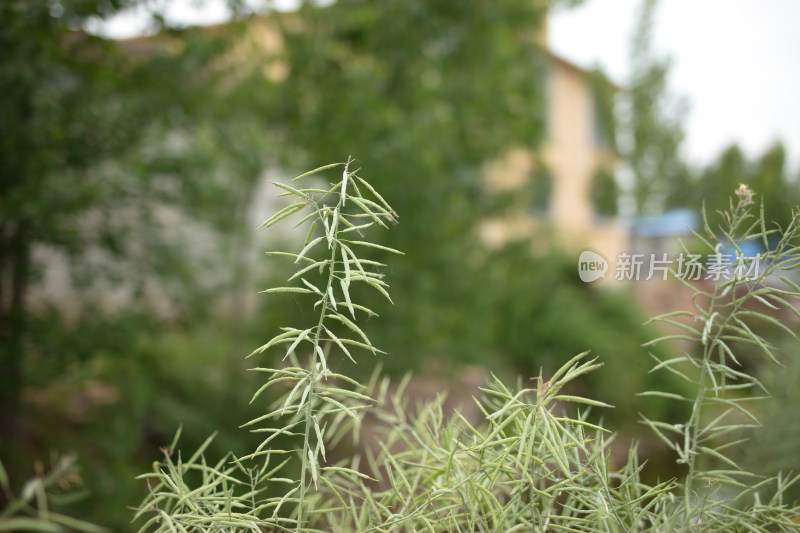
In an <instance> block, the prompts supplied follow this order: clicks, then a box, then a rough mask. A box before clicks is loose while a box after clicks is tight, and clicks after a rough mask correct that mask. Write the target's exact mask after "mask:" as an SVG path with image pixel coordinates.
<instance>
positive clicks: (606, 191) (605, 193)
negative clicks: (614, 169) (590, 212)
mask: <svg viewBox="0 0 800 533" xmlns="http://www.w3.org/2000/svg"><path fill="white" fill-rule="evenodd" d="M591 198H592V205H594V208H595V211H596V212H597V214H598V215H600V216H603V217H615V216H617V212H618V210H619V208H618V206H617V199H618V198H619V187H618V186H617V181H616V179H614V174H612V173H611V172H609V171H608V170H606V169H602V168H600V169H598V170H597V171H596V172H595V173H594V177H593V178H592V189H591Z"/></svg>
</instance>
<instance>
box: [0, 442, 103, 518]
mask: <svg viewBox="0 0 800 533" xmlns="http://www.w3.org/2000/svg"><path fill="white" fill-rule="evenodd" d="M79 484H80V476H79V475H78V473H77V469H76V467H75V460H74V458H73V457H64V458H61V459H59V460H58V461H56V463H55V465H54V466H53V468H52V469H50V470H49V471H47V472H42V473H40V474H39V475H37V476H36V477H34V478H33V479H30V480H28V481H27V482H26V483H25V484H24V485H23V487H22V491H21V493H20V495H19V496H16V495H15V494H14V493H13V492H12V490H11V483H10V480H9V478H8V474H7V472H6V469H5V467H4V466H3V463H2V461H0V491H2V493H0V496H2V498H0V504H3V503H4V501H5V505H3V506H2V507H0V531H40V532H42V533H67V532H69V531H79V532H83V533H103V532H105V531H106V529H104V528H102V527H98V526H95V525H93V524H90V523H89V522H84V521H83V520H78V519H76V518H72V517H71V516H67V515H65V514H62V513H60V512H58V511H57V510H56V509H57V508H58V507H59V504H60V505H63V504H64V503H65V502H68V501H69V500H71V499H74V498H75V497H76V496H78V497H80V494H79V493H77V491H75V487H76V486H77V485H79Z"/></svg>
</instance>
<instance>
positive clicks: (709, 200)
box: [699, 142, 800, 227]
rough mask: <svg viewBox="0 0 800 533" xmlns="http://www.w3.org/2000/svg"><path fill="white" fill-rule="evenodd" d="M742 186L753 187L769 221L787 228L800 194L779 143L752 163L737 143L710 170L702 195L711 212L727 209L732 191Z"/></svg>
mask: <svg viewBox="0 0 800 533" xmlns="http://www.w3.org/2000/svg"><path fill="white" fill-rule="evenodd" d="M741 183H745V184H747V185H749V186H750V188H751V189H752V190H754V191H756V194H757V195H758V198H760V199H761V200H763V202H764V210H765V213H766V215H767V220H770V221H774V222H777V223H778V224H780V225H781V226H782V227H786V225H787V224H788V223H789V221H790V220H791V213H792V208H793V207H795V206H796V205H797V202H798V200H800V194H799V193H798V188H797V184H796V183H792V182H790V181H789V180H788V177H787V173H786V150H785V149H784V147H783V144H782V143H780V142H776V143H775V144H774V145H772V146H771V147H769V148H768V149H767V150H766V151H765V152H764V154H762V155H761V157H759V158H758V160H757V161H755V162H751V161H748V159H747V157H746V155H745V154H744V152H743V151H742V149H741V148H740V147H739V146H738V145H736V144H732V145H730V146H729V147H727V148H726V149H725V150H723V152H722V154H721V155H720V156H719V159H718V160H717V162H716V163H713V164H712V165H710V166H709V167H708V168H706V169H705V171H704V172H703V173H702V175H701V177H700V180H699V189H700V193H701V195H702V197H703V199H704V200H705V203H706V208H707V209H708V210H709V212H713V211H716V210H720V209H725V208H727V207H728V205H729V202H730V197H731V193H730V191H733V190H734V189H735V188H736V187H738V186H739V184H741Z"/></svg>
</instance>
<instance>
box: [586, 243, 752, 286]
mask: <svg viewBox="0 0 800 533" xmlns="http://www.w3.org/2000/svg"><path fill="white" fill-rule="evenodd" d="M761 259H762V258H761V254H760V253H759V254H757V255H755V256H745V255H743V254H741V253H739V252H736V253H735V254H724V253H715V254H709V255H707V256H703V255H701V254H692V253H683V252H681V253H679V254H677V256H675V255H673V256H670V255H669V254H668V253H666V252H658V253H656V252H651V253H639V252H622V253H620V254H619V255H617V258H616V263H615V264H614V268H613V270H612V271H613V273H614V275H613V279H615V280H617V281H650V280H652V279H656V280H663V281H666V280H667V279H669V278H670V277H673V278H676V279H680V280H683V281H701V280H709V281H723V282H725V281H734V280H735V281H755V280H757V279H758V278H759V275H760V272H761V271H762V269H761ZM609 269H610V266H609V262H608V261H607V260H606V259H605V258H604V257H603V256H601V255H600V254H598V253H596V252H592V251H590V250H586V251H584V252H582V253H581V255H580V257H579V258H578V275H579V277H580V279H581V281H584V282H586V283H591V282H593V281H596V280H598V279H601V278H605V277H606V274H607V273H608V271H609Z"/></svg>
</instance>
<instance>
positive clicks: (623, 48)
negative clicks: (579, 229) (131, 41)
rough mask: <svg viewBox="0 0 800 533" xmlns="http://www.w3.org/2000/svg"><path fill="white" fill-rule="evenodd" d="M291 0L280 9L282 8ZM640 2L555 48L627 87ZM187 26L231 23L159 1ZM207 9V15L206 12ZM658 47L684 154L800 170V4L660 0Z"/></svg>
mask: <svg viewBox="0 0 800 533" xmlns="http://www.w3.org/2000/svg"><path fill="white" fill-rule="evenodd" d="M291 2H292V0H283V1H278V2H277V3H278V4H287V3H289V4H290V3H291ZM640 2H641V0H587V2H586V3H585V4H584V5H583V6H582V7H579V8H573V9H569V10H561V11H557V12H556V13H554V14H553V15H552V16H551V19H550V26H549V41H550V46H551V48H552V49H553V50H554V51H555V52H556V53H557V54H559V55H561V56H563V57H565V58H566V59H569V60H571V61H573V62H575V63H577V64H579V65H581V66H584V67H591V66H594V65H595V64H599V65H601V66H603V67H604V68H605V69H606V71H607V72H608V73H609V74H610V75H611V77H612V78H613V79H614V80H615V81H616V82H617V83H618V84H620V85H625V80H626V79H627V73H628V61H627V57H628V44H629V41H630V37H631V34H632V31H633V27H634V24H635V22H636V15H637V12H638V9H639V6H640ZM152 3H156V4H163V5H166V6H168V10H167V13H168V15H169V16H170V18H172V19H174V20H180V21H181V22H185V23H187V24H208V23H213V22H220V21H222V20H224V19H225V16H226V14H227V13H226V10H225V8H224V7H223V5H224V2H221V1H215V0H209V1H206V2H202V1H198V0H154V2H152ZM200 6H203V7H200ZM142 20H143V18H142V17H136V16H135V15H134V16H126V17H118V18H117V19H115V20H113V21H111V23H110V24H108V25H106V27H105V32H106V33H108V34H110V35H114V36H118V37H127V36H132V35H136V34H137V33H141V32H142V31H143V30H144V26H143V23H142ZM655 44H656V47H657V49H658V50H659V51H660V52H661V53H662V54H664V55H667V56H670V57H671V58H672V59H673V68H672V71H671V73H670V84H671V89H672V92H673V93H674V94H675V95H676V96H680V97H684V98H685V99H686V101H687V102H688V104H689V114H688V117H687V123H686V133H687V139H686V143H685V146H684V152H685V155H686V156H687V158H688V159H689V161H690V162H691V163H693V164H695V165H702V164H707V163H708V162H710V161H712V160H713V159H714V158H715V157H716V156H717V155H718V154H719V153H720V152H721V150H722V149H723V148H724V147H725V146H727V145H728V144H729V143H731V142H734V141H735V142H738V143H739V144H740V145H741V146H742V147H743V148H744V149H745V151H746V152H747V153H748V155H750V156H751V157H756V156H758V155H759V154H761V153H762V152H763V151H764V150H765V149H766V148H767V147H768V146H769V145H771V144H772V143H773V142H774V141H775V140H777V139H781V140H783V141H784V143H785V144H786V145H787V147H788V148H789V153H790V159H791V163H790V166H791V169H792V172H793V173H797V172H798V167H800V1H798V0H661V2H660V4H659V7H658V10H657V13H656V28H655Z"/></svg>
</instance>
